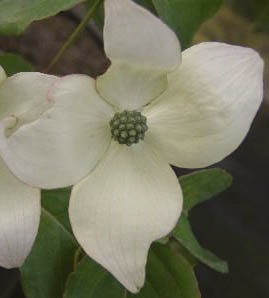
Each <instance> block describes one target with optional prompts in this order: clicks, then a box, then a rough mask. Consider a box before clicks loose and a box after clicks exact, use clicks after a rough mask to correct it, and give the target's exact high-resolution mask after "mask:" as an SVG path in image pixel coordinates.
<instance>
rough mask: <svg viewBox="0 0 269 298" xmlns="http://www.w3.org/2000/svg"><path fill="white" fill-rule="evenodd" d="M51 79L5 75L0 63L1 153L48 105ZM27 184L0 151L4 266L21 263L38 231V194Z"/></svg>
mask: <svg viewBox="0 0 269 298" xmlns="http://www.w3.org/2000/svg"><path fill="white" fill-rule="evenodd" d="M54 80H55V77H54V76H48V75H44V74H40V73H20V74H17V75H14V76H12V77H10V78H7V77H6V74H5V72H4V70H3V69H2V67H1V66H0V143H1V145H0V147H1V148H2V150H3V155H4V156H5V155H6V154H5V152H4V151H5V150H9V148H7V147H8V140H9V136H10V135H13V133H15V131H16V130H17V129H20V127H21V126H22V125H23V124H25V123H28V122H29V121H30V122H31V121H32V120H33V119H34V118H36V117H37V115H38V114H39V113H41V112H42V110H44V109H46V105H49V103H48V102H47V104H46V101H45V100H44V98H45V96H46V93H47V91H48V87H49V86H50V85H51V84H52V82H54ZM11 139H12V138H11ZM2 150H1V151H2ZM11 150H12V148H11ZM4 156H3V158H4ZM19 158H22V159H23V158H24V156H23V155H21V156H19ZM32 162H33V163H34V162H37V161H35V160H34V159H33V160H32ZM38 162H39V161H38ZM15 163H16V160H15ZM33 174H34V173H33ZM35 175H38V172H36V173H35ZM31 185H32V184H31V183H29V185H28V184H25V183H23V182H21V181H20V180H19V179H18V178H16V177H15V176H14V175H13V174H12V173H11V172H10V170H9V169H8V168H7V166H6V164H5V163H4V161H3V159H2V157H1V154H0V266H3V267H5V268H14V267H20V266H21V265H22V264H23V262H24V260H25V258H26V257H27V255H28V254H29V252H30V250H31V248H32V245H33V243H34V240H35V237H36V234H37V231H38V226H39V220H40V212H41V204H40V200H41V194H40V190H39V189H38V188H36V187H33V186H31Z"/></svg>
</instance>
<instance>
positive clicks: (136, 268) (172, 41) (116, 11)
mask: <svg viewBox="0 0 269 298" xmlns="http://www.w3.org/2000/svg"><path fill="white" fill-rule="evenodd" d="M105 10H106V17H105V27H104V41H105V51H106V54H107V56H108V57H109V58H110V60H111V66H110V68H109V69H108V71H107V72H106V73H105V74H104V75H102V76H100V77H98V78H97V80H94V79H92V78H90V77H88V76H86V75H70V76H66V77H64V78H59V79H58V80H56V82H55V83H54V86H53V87H52V88H51V89H50V91H49V93H48V95H47V98H48V99H49V102H50V103H51V104H50V106H49V107H46V110H45V109H43V112H42V115H41V116H38V117H37V114H35V115H34V116H33V117H32V120H31V121H30V120H29V121H28V122H27V123H24V124H23V125H21V126H20V128H18V129H17V130H15V131H12V133H10V134H9V135H8V136H6V135H5V134H3V135H2V136H1V140H0V151H1V152H2V156H3V158H4V159H5V161H6V163H7V164H8V166H9V167H10V169H11V170H12V171H13V172H14V173H15V174H16V175H17V176H18V177H19V178H20V179H21V180H23V181H25V182H26V183H28V184H31V185H35V186H38V187H43V188H55V187H64V186H68V185H72V184H75V186H74V188H73V191H72V195H71V200H70V209H69V213H70V219H71V224H72V228H73V231H74V234H75V236H76V238H77V240H78V241H79V243H80V244H81V246H82V247H83V249H84V250H85V251H86V253H87V254H88V255H89V256H90V257H92V258H93V259H95V260H96V261H97V262H99V263H100V264H102V265H103V266H104V267H105V268H106V269H107V270H109V271H110V272H111V273H112V274H113V275H114V276H115V277H116V278H117V279H118V280H119V281H120V282H121V283H122V284H123V285H124V286H125V287H126V288H127V289H128V290H129V291H131V292H134V293H135V292H137V291H139V289H140V288H141V287H142V286H143V283H144V279H145V264H146V259H147V253H148V249H149V247H150V245H151V243H152V241H155V240H156V239H159V238H161V237H163V236H165V235H167V234H168V233H169V232H170V231H171V230H172V229H173V227H174V226H175V224H176V222H177V220H178V218H179V216H180V213H181V209H182V192H181V189H180V186H179V183H178V180H177V178H176V176H175V175H174V173H173V170H172V169H171V168H170V166H169V164H172V165H175V166H179V167H185V168H199V167H206V166H209V165H211V164H214V163H216V162H218V161H220V160H222V159H223V158H225V157H226V156H227V155H229V154H230V153H231V152H232V151H234V150H235V149H236V148H237V147H238V146H239V144H240V143H241V142H242V140H243V139H244V137H245V136H246V134H247V132H248V130H249V128H250V125H251V122H252V120H253V118H254V116H255V114H256V112H257V110H258V108H259V106H260V103H261V101H262V96H263V83H262V76H263V62H262V60H261V59H260V57H259V56H258V55H257V53H256V52H254V51H253V50H251V49H247V48H242V47H236V46H229V45H226V44H221V43H202V44H200V45H196V46H193V47H192V48H190V49H188V50H186V51H184V52H183V54H182V64H181V65H180V62H181V54H180V45H179V42H178V40H177V38H176V36H175V34H174V33H173V32H172V31H171V30H170V29H169V28H168V27H167V26H165V25H164V24H163V23H162V22H161V21H160V20H159V19H157V18H156V17H155V16H153V15H152V14H150V13H149V12H148V11H146V10H144V9H143V8H141V7H140V6H138V5H136V4H135V3H133V2H132V1H130V0H106V2H105ZM45 100H46V99H45V97H44V101H45ZM125 110H127V111H128V112H126V113H125V114H121V115H120V116H122V117H123V118H124V117H125V118H124V120H122V122H123V124H124V125H125V124H126V116H127V118H128V117H129V120H128V124H139V125H140V128H137V127H136V126H135V128H134V127H133V126H128V127H127V126H124V125H123V126H120V123H119V122H118V121H117V119H115V118H113V117H114V115H115V113H117V112H119V113H122V112H123V111H125ZM130 111H138V112H141V114H142V115H143V116H144V117H146V118H147V126H148V130H147V131H145V129H146V126H143V125H142V124H145V119H144V118H143V117H142V118H141V117H140V118H139V117H138V118H137V119H135V120H133V119H132V118H133V116H134V115H131V113H130ZM116 115H119V114H116ZM116 117H117V116H116ZM112 118H113V120H112ZM141 119H142V122H139V121H140V120H141ZM111 120H112V121H111ZM143 121H144V122H143ZM110 125H111V126H112V128H111V126H110ZM141 126H142V127H144V131H142V132H141ZM128 129H129V130H134V131H133V132H132V133H130V135H129V139H127V133H126V131H127V130H128ZM115 130H116V132H115ZM111 131H112V132H113V134H114V139H112V135H111ZM121 133H123V134H121ZM139 133H142V135H139V137H140V141H139V142H138V143H135V142H137V141H138V139H135V138H133V137H134V136H137V135H138V134H139ZM143 134H144V140H142V138H143ZM120 136H121V138H120ZM118 141H119V142H120V143H128V145H131V146H127V145H125V144H119V142H118ZM33 160H34V162H33Z"/></svg>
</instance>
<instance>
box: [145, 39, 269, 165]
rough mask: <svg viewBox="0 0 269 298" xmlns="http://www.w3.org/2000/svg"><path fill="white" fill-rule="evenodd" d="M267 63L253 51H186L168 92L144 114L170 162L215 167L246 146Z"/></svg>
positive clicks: (150, 138)
mask: <svg viewBox="0 0 269 298" xmlns="http://www.w3.org/2000/svg"><path fill="white" fill-rule="evenodd" d="M263 67H264V65H263V61H262V59H261V58H260V57H259V55H258V54H257V53H256V52H255V51H254V50H252V49H248V48H243V47H237V46H230V45H226V44H222V43H202V44H199V45H196V46H193V47H191V48H190V49H188V50H186V51H184V52H183V61H182V65H181V67H180V68H179V70H178V71H177V72H175V73H174V74H173V75H171V76H170V77H169V89H168V90H167V91H166V93H164V94H163V95H162V96H161V97H160V98H159V99H158V100H157V101H156V102H154V103H152V105H151V106H149V107H147V109H146V111H144V113H145V116H146V117H147V118H148V126H149V131H148V132H147V134H146V139H145V140H146V141H147V142H150V143H152V144H154V145H155V147H156V148H159V150H160V151H161V152H162V153H163V154H164V155H165V156H166V158H167V160H168V161H169V163H171V164H173V165H176V166H179V167H185V168H198V167H206V166H209V165H211V164H214V163H216V162H218V161H220V160H222V159H223V158H225V157H226V156H227V155H229V154H230V153H231V152H233V151H234V150H235V149H236V148H237V147H238V146H239V145H240V143H241V142H242V141H243V139H244V138H245V136H246V134H247V133H248V130H249V128H250V125H251V123H252V121H253V118H254V117H255V115H256V112H257V110H258V108H259V106H260V104H261V102H262V98H263Z"/></svg>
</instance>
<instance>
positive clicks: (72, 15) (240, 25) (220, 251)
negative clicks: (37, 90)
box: [0, 1, 269, 298]
mask: <svg viewBox="0 0 269 298" xmlns="http://www.w3.org/2000/svg"><path fill="white" fill-rule="evenodd" d="M239 2H240V1H239ZM241 2H242V1H241ZM244 3H246V2H244ZM244 3H241V5H244ZM234 8H236V7H234ZM81 12H82V9H81V8H80V7H78V8H76V9H75V10H73V11H72V12H68V13H62V14H60V15H58V16H56V17H53V18H50V19H47V20H45V21H42V22H35V23H34V24H32V25H31V26H30V27H29V29H27V31H26V32H25V34H24V35H23V36H21V37H0V50H3V51H9V52H15V53H16V52H17V53H20V54H22V55H23V56H25V57H26V58H27V59H28V60H29V61H30V62H32V64H33V65H35V67H36V69H37V70H39V71H42V70H43V69H44V68H45V67H46V66H47V64H48V63H49V61H50V60H51V58H52V57H53V56H54V55H55V53H56V51H57V49H58V48H59V47H60V46H61V45H62V43H63V41H64V40H65V39H66V38H67V37H68V36H69V34H70V33H71V31H72V30H73V29H74V28H75V27H76V25H77V24H78V23H79V21H80V17H81ZM244 14H245V16H242V17H241V16H239V15H238V14H237V13H235V11H234V10H232V9H231V8H230V7H228V6H224V7H223V8H222V9H221V10H220V12H219V13H218V14H217V16H216V17H214V18H213V19H212V20H210V21H209V22H207V23H206V24H205V25H204V26H203V27H202V28H201V30H200V31H199V32H198V34H197V35H196V37H195V40H194V42H195V43H197V42H200V41H205V40H210V41H215V40H216V41H222V42H228V43H232V44H238V45H245V46H250V47H252V48H255V49H256V50H257V51H258V52H259V53H260V54H261V56H262V57H263V58H264V59H265V61H266V72H265V101H264V104H263V106H262V108H261V109H260V111H259V113H258V115H257V117H256V119H255V121H254V123H253V126H252V128H251V131H250V133H249V135H248V137H247V138H246V140H245V141H244V143H243V144H242V145H241V147H240V148H239V150H237V151H236V152H235V153H233V154H232V155H231V156H230V157H228V158H227V159H225V161H223V162H221V163H219V164H218V165H216V166H218V167H222V168H225V169H226V170H228V172H230V173H231V174H232V176H233V177H234V183H233V186H232V187H231V188H230V189H229V190H228V191H226V192H225V193H223V194H221V195H220V196H218V197H217V198H216V199H214V200H211V201H209V202H207V203H204V204H203V205H200V206H199V207H196V208H195V209H194V210H193V211H192V212H191V222H192V226H193V229H194V232H195V234H196V235H197V237H198V239H199V240H200V242H201V243H202V244H203V245H204V246H205V247H207V248H209V249H211V250H212V251H213V252H215V253H216V254H217V255H218V256H220V257H222V258H223V259H226V260H227V261H228V262H229V265H230V273H229V274H225V275H224V274H220V273H216V272H214V271H212V270H211V269H209V268H207V267H205V266H203V265H199V266H198V267H197V269H196V272H197V277H198V280H199V284H200V288H201V293H202V297H204V298H224V297H225V298H268V297H269V220H268V217H269V216H268V213H269V183H268V182H269V174H268V170H269V135H268V134H269V98H268V94H269V93H268V91H269V88H268V85H269V83H268V81H269V80H268V73H269V71H268V67H269V38H268V34H266V33H258V32H255V31H254V30H253V28H254V25H253V23H251V18H252V16H253V8H251V7H246V11H244ZM107 66H108V61H107V59H106V58H105V56H104V52H103V45H102V36H101V34H100V33H99V32H98V31H97V30H96V28H95V27H94V26H93V25H90V26H89V27H88V28H87V30H86V32H85V33H84V34H83V35H82V36H81V37H80V38H79V40H78V41H77V42H76V44H75V45H74V46H72V48H70V49H69V50H68V52H67V53H66V55H65V56H64V57H63V58H62V59H61V60H60V62H59V63H58V64H57V65H56V67H55V68H54V69H53V70H52V73H55V74H58V75H64V74H70V73H86V74H89V75H91V76H94V77H95V76H97V75H98V74H101V73H102V72H104V71H105V69H106V68H107ZM177 173H178V174H179V175H181V174H184V173H187V171H185V170H182V169H178V170H177ZM22 297H24V296H23V294H22V290H21V287H20V282H19V273H18V271H16V270H4V269H1V270H0V298H22ZM37 298H38V297H37ZM51 298H53V297H51Z"/></svg>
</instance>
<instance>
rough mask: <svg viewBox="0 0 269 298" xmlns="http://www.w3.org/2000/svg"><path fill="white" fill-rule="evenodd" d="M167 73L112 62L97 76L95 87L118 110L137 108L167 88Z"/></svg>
mask: <svg viewBox="0 0 269 298" xmlns="http://www.w3.org/2000/svg"><path fill="white" fill-rule="evenodd" d="M167 85H168V81H167V75H166V73H164V72H160V71H152V70H148V69H146V68H144V69H143V68H142V67H137V66H134V65H130V64H126V63H118V62H115V63H112V65H111V66H110V67H109V69H108V70H107V72H106V73H105V74H104V75H102V76H100V77H98V78H97V81H96V87H97V90H98V92H99V93H100V94H101V96H102V97H103V98H105V99H106V100H107V101H109V102H110V103H111V104H112V105H114V106H115V108H116V109H118V110H139V109H141V108H142V107H143V106H144V105H146V104H147V103H149V102H150V101H152V100H153V99H155V98H156V97H158V96H160V95H161V94H162V93H163V92H164V90H165V89H166V88H167Z"/></svg>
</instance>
